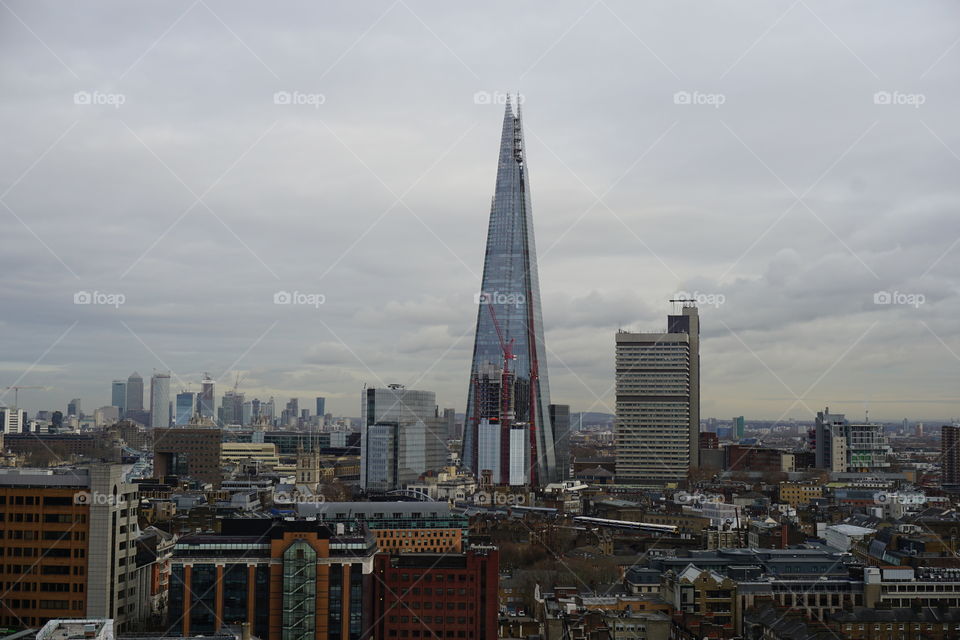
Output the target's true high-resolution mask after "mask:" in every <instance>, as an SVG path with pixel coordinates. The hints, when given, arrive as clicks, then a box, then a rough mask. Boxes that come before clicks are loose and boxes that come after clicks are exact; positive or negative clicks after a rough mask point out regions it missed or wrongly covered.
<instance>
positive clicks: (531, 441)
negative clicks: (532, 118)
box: [463, 98, 559, 485]
mask: <svg viewBox="0 0 960 640" xmlns="http://www.w3.org/2000/svg"><path fill="white" fill-rule="evenodd" d="M533 236H534V234H533V211H532V208H531V206H530V174H529V171H528V168H527V162H526V154H525V150H524V142H523V126H522V121H521V114H520V106H519V98H518V105H517V109H516V111H514V109H513V106H512V104H511V101H510V100H509V99H508V100H507V105H506V113H505V114H504V118H503V132H502V134H501V138H500V157H499V162H498V167H497V184H496V191H495V193H494V196H493V202H492V204H491V207H490V224H489V227H488V230H487V248H486V256H485V258H484V265H483V282H482V286H481V291H480V293H479V294H478V295H477V303H478V305H477V306H478V308H477V332H476V338H475V342H474V346H473V362H472V365H471V369H470V384H469V389H468V393H467V411H466V415H465V430H464V441H463V464H464V466H465V467H466V468H467V469H469V470H471V471H472V472H473V473H474V474H475V475H476V476H477V477H478V478H480V479H481V480H483V479H486V481H488V482H490V483H492V484H513V485H516V484H531V485H543V484H546V483H548V482H551V481H554V480H556V479H557V478H558V477H559V474H558V470H557V464H556V453H555V451H554V445H555V442H554V430H553V427H552V425H551V423H550V411H549V406H550V386H549V381H548V377H547V360H546V356H545V348H544V342H543V318H542V315H541V311H540V282H539V278H538V276H537V251H536V246H535V243H534V237H533Z"/></svg>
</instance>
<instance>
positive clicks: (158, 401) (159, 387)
mask: <svg viewBox="0 0 960 640" xmlns="http://www.w3.org/2000/svg"><path fill="white" fill-rule="evenodd" d="M150 426H151V427H153V428H157V427H169V426H170V374H169V373H155V374H153V377H151V378H150Z"/></svg>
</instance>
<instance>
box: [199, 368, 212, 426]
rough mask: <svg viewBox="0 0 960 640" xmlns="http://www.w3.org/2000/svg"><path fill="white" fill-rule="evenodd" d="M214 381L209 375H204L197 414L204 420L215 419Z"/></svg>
mask: <svg viewBox="0 0 960 640" xmlns="http://www.w3.org/2000/svg"><path fill="white" fill-rule="evenodd" d="M214 385H215V383H214V381H213V380H212V379H211V378H210V376H208V375H207V374H203V380H202V381H201V382H200V394H199V395H198V396H197V405H198V406H197V413H199V414H200V416H201V417H203V418H210V419H211V420H212V419H213V416H214V413H215V408H216V407H215V405H214V403H213V392H214Z"/></svg>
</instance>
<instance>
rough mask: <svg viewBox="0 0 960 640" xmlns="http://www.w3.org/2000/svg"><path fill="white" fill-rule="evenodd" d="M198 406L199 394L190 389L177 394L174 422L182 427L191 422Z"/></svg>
mask: <svg viewBox="0 0 960 640" xmlns="http://www.w3.org/2000/svg"><path fill="white" fill-rule="evenodd" d="M196 406H197V395H196V394H195V393H191V392H190V391H181V392H180V393H178V394H177V409H176V412H175V413H174V414H173V415H174V424H175V425H177V426H178V427H182V426H185V425H188V424H190V420H191V419H192V418H193V416H194V412H195V411H196Z"/></svg>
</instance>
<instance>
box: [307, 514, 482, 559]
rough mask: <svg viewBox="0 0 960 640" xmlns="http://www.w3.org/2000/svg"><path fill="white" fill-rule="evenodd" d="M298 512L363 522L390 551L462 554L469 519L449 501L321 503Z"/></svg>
mask: <svg viewBox="0 0 960 640" xmlns="http://www.w3.org/2000/svg"><path fill="white" fill-rule="evenodd" d="M296 509H297V515H299V516H301V517H304V518H317V520H319V521H321V522H323V523H324V524H326V525H328V526H330V527H331V528H335V527H336V525H337V524H338V523H342V524H349V523H352V522H359V523H362V524H363V525H364V526H365V527H366V528H367V529H369V530H370V531H371V532H372V533H373V535H374V538H375V539H376V541H377V548H378V549H379V550H380V551H384V552H387V553H447V552H452V553H460V552H461V551H462V550H463V548H464V546H465V545H466V543H467V540H468V538H467V536H468V534H469V532H470V520H469V518H468V517H467V516H466V514H465V513H464V512H463V511H460V510H454V509H452V508H451V507H450V504H449V503H447V502H320V503H300V504H298V505H296Z"/></svg>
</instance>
